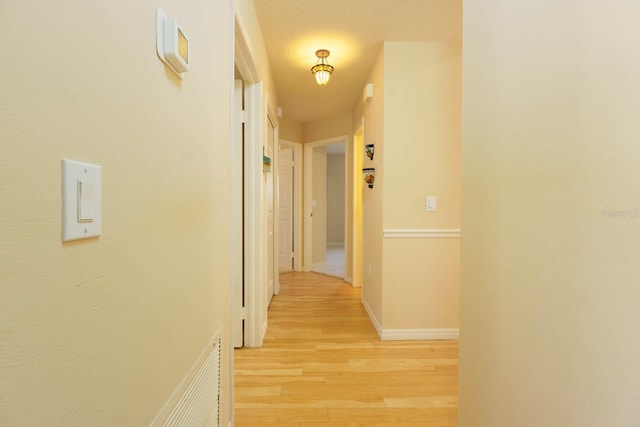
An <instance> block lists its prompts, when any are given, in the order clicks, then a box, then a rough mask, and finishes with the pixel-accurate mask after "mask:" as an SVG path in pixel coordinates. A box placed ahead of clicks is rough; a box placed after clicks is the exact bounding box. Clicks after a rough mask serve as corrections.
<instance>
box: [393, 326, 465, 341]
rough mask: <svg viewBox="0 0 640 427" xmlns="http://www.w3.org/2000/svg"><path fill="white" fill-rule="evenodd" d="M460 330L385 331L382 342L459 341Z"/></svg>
mask: <svg viewBox="0 0 640 427" xmlns="http://www.w3.org/2000/svg"><path fill="white" fill-rule="evenodd" d="M459 336H460V330H459V329H458V328H455V329H383V330H382V333H381V334H380V338H381V339H382V341H402V340H413V341H422V340H425V341H431V340H457V339H458V337H459Z"/></svg>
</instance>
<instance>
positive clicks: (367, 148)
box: [364, 144, 375, 160]
mask: <svg viewBox="0 0 640 427" xmlns="http://www.w3.org/2000/svg"><path fill="white" fill-rule="evenodd" d="M374 148H375V147H374V145H373V144H367V145H365V146H364V152H365V154H366V155H367V157H368V158H369V160H373V152H374Z"/></svg>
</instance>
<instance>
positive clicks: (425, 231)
mask: <svg viewBox="0 0 640 427" xmlns="http://www.w3.org/2000/svg"><path fill="white" fill-rule="evenodd" d="M382 233H383V236H384V237H385V238H390V237H394V238H421V239H424V238H429V239H433V238H441V237H460V234H461V231H460V229H459V228H387V229H385V230H383V232H382Z"/></svg>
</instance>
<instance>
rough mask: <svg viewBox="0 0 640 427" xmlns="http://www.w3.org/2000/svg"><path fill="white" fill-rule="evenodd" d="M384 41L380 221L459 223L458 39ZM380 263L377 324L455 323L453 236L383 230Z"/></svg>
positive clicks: (404, 225)
mask: <svg viewBox="0 0 640 427" xmlns="http://www.w3.org/2000/svg"><path fill="white" fill-rule="evenodd" d="M384 49H385V60H384V67H385V81H384V111H385V113H384V140H385V145H384V154H383V155H382V156H381V157H380V160H382V161H383V162H384V181H383V182H382V184H383V185H384V190H385V191H384V204H383V217H384V229H385V230H388V229H459V228H460V117H461V67H462V66H461V59H462V57H461V49H460V46H459V45H457V44H444V43H422V42H403V43H393V42H392V43H385V47H384ZM378 155H379V153H378V147H377V144H376V153H375V156H374V163H375V162H376V160H377V159H378ZM427 195H434V196H436V197H437V210H436V211H435V212H426V211H425V204H426V200H425V199H426V196H427ZM403 260H404V262H403ZM383 263H384V275H383V283H384V311H383V318H384V322H382V326H383V328H384V329H455V328H457V327H458V307H459V301H458V299H459V285H460V245H459V239H458V238H455V237H453V238H451V237H450V238H409V239H407V238H385V239H384V260H383Z"/></svg>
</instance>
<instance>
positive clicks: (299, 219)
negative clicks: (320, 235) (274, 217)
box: [278, 139, 304, 271]
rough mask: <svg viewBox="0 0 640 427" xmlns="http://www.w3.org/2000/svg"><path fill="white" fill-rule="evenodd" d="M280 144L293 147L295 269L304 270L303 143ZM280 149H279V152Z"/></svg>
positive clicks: (284, 141) (288, 142) (285, 141)
mask: <svg viewBox="0 0 640 427" xmlns="http://www.w3.org/2000/svg"><path fill="white" fill-rule="evenodd" d="M280 145H281V146H283V147H288V148H291V149H293V169H294V173H293V183H294V184H293V187H294V194H293V228H294V247H293V271H302V225H303V209H302V206H303V204H302V203H303V200H304V197H303V194H302V179H303V177H302V143H300V142H293V141H287V140H285V139H281V140H280ZM279 152H280V150H278V153H279Z"/></svg>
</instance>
